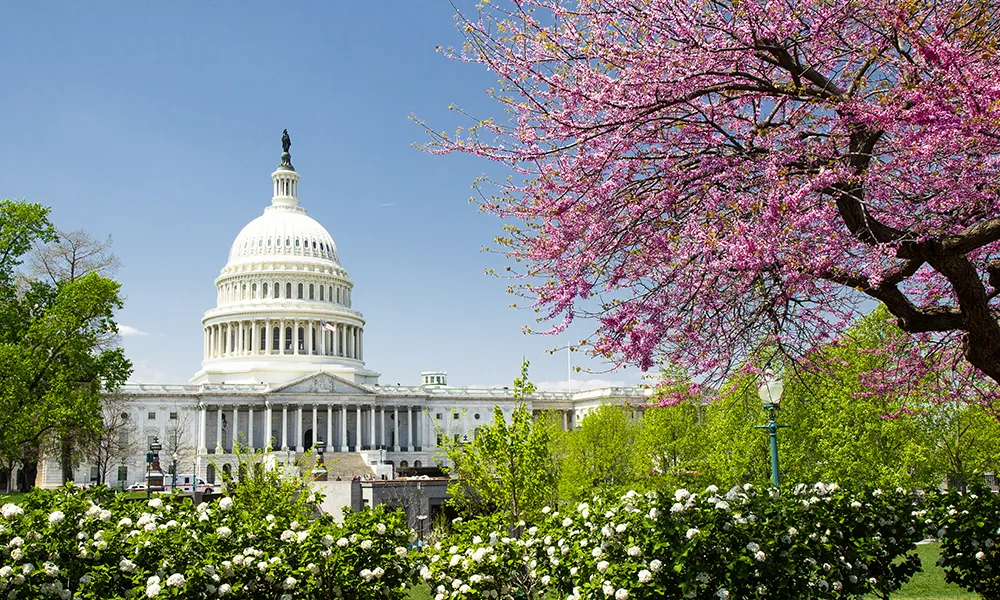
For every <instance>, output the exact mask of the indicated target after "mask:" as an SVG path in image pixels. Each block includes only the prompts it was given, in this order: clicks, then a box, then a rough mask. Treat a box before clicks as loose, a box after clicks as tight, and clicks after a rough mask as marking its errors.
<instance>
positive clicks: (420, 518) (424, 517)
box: [417, 515, 427, 549]
mask: <svg viewBox="0 0 1000 600" xmlns="http://www.w3.org/2000/svg"><path fill="white" fill-rule="evenodd" d="M426 520H427V515H417V523H419V529H420V532H419V533H420V548H421V549H423V547H424V521H426Z"/></svg>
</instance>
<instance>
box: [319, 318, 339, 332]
mask: <svg viewBox="0 0 1000 600" xmlns="http://www.w3.org/2000/svg"><path fill="white" fill-rule="evenodd" d="M319 326H320V327H322V328H323V329H325V330H327V331H332V332H334V333H337V328H336V327H334V326H333V325H330V324H329V323H327V322H326V321H320V322H319Z"/></svg>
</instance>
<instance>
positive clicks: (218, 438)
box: [215, 404, 226, 454]
mask: <svg viewBox="0 0 1000 600" xmlns="http://www.w3.org/2000/svg"><path fill="white" fill-rule="evenodd" d="M216 413H217V415H218V418H217V419H216V421H215V452H216V453H217V454H224V453H225V451H226V450H225V448H223V447H222V405H221V404H220V405H219V409H218V411H216Z"/></svg>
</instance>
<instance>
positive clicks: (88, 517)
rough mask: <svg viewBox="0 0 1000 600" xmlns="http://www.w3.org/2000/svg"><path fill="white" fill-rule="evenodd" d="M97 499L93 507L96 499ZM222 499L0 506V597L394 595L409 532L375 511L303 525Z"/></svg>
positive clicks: (52, 498) (80, 498)
mask: <svg viewBox="0 0 1000 600" xmlns="http://www.w3.org/2000/svg"><path fill="white" fill-rule="evenodd" d="M95 500H96V501H95ZM274 509H275V510H274V512H273V513H268V514H266V515H259V514H258V512H257V511H256V510H254V509H252V508H250V507H247V506H245V505H243V504H242V503H241V501H239V500H237V501H234V500H233V498H231V497H224V498H222V499H220V500H218V501H217V502H213V503H210V504H201V505H199V506H197V507H195V506H194V504H192V503H191V502H190V501H189V500H187V499H182V498H181V497H179V496H159V497H155V498H153V499H152V500H151V501H149V502H148V503H147V502H145V501H141V502H135V501H129V500H124V499H122V498H119V497H114V496H110V495H107V494H104V493H99V494H97V495H95V496H90V495H86V494H81V493H79V492H76V491H74V490H63V491H61V492H56V491H44V490H36V491H35V492H32V493H31V494H29V495H28V496H27V497H26V498H25V500H24V502H23V503H22V504H21V505H20V506H18V505H14V504H7V505H5V506H3V507H2V508H0V515H2V517H0V564H2V565H3V566H2V567H0V593H3V594H8V595H10V594H12V595H10V597H22V598H36V597H46V596H51V597H55V598H69V597H71V596H72V597H74V598H95V599H96V598H100V599H112V598H138V597H143V598H160V597H175V598H215V597H226V598H254V599H257V598H274V599H283V600H289V599H290V598H292V597H295V598H334V597H342V598H346V599H354V598H357V599H361V598H375V597H378V598H389V599H392V598H400V597H402V596H403V593H404V592H403V584H404V582H405V581H406V580H408V579H409V577H410V571H411V568H410V563H409V560H410V559H409V556H408V552H407V549H406V546H407V541H408V537H409V535H410V532H409V530H408V529H407V527H406V522H405V518H404V517H403V515H402V514H401V513H387V512H385V511H384V510H382V509H374V510H367V511H364V512H362V513H357V514H352V515H349V516H348V517H347V518H346V520H345V522H344V523H343V524H342V525H338V524H336V523H334V522H333V521H332V520H331V519H330V517H328V516H322V517H320V518H318V519H308V520H301V519H300V513H301V511H302V506H301V505H300V504H297V503H293V504H292V505H291V506H290V507H289V508H287V509H283V508H282V507H281V506H280V505H276V506H274Z"/></svg>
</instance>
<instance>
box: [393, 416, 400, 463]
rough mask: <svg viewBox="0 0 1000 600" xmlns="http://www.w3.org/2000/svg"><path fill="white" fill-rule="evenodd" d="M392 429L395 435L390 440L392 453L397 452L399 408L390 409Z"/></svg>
mask: <svg viewBox="0 0 1000 600" xmlns="http://www.w3.org/2000/svg"><path fill="white" fill-rule="evenodd" d="M392 428H393V431H394V432H395V435H394V436H393V439H392V451H393V452H399V436H400V433H401V428H400V427H399V407H398V406H393V407H392Z"/></svg>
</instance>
